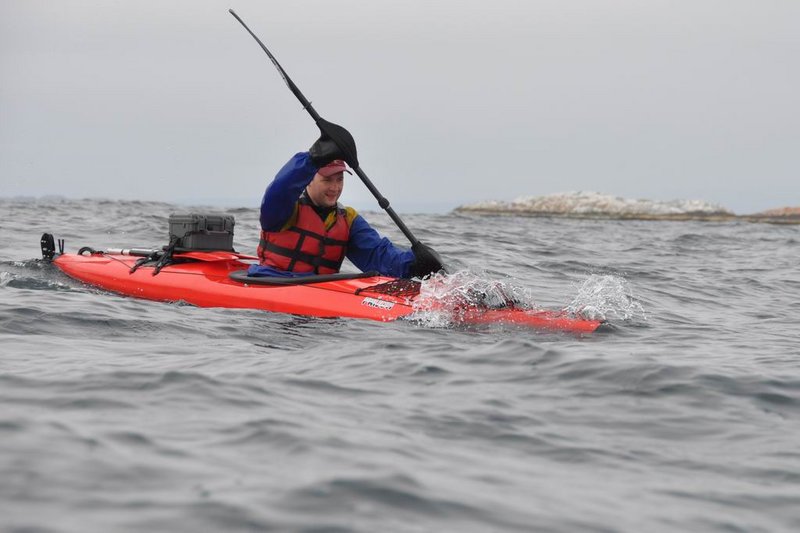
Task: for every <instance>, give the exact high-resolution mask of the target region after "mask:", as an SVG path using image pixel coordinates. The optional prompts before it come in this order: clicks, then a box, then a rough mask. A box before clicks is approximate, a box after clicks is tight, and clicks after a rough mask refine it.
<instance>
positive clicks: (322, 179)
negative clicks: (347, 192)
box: [306, 172, 344, 207]
mask: <svg viewBox="0 0 800 533" xmlns="http://www.w3.org/2000/svg"><path fill="white" fill-rule="evenodd" d="M342 189H344V172H337V173H336V174H331V175H330V176H323V175H322V174H319V173H317V174H316V175H315V176H314V179H313V180H311V183H309V184H308V186H307V187H306V192H307V193H308V197H309V198H310V199H311V201H312V202H314V204H315V205H318V206H319V207H333V206H335V205H336V202H338V201H339V196H341V195H342Z"/></svg>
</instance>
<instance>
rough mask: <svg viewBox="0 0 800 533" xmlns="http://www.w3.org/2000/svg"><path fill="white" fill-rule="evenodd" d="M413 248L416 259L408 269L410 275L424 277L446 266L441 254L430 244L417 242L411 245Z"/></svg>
mask: <svg viewBox="0 0 800 533" xmlns="http://www.w3.org/2000/svg"><path fill="white" fill-rule="evenodd" d="M411 250H412V251H413V252H414V258H415V259H414V262H413V263H411V267H410V268H409V270H408V273H409V275H410V276H412V277H417V278H423V277H425V276H427V275H429V274H433V273H434V272H439V271H440V270H442V269H443V268H444V266H443V265H442V259H441V258H440V257H439V254H437V253H436V251H435V250H434V249H433V248H431V247H430V246H428V245H426V244H422V243H421V242H417V244H415V245H413V246H412V247H411Z"/></svg>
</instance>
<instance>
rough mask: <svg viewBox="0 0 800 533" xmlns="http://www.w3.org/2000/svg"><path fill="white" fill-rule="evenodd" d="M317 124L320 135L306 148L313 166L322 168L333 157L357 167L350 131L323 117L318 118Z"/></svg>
mask: <svg viewBox="0 0 800 533" xmlns="http://www.w3.org/2000/svg"><path fill="white" fill-rule="evenodd" d="M317 126H319V131H320V133H321V135H320V137H319V139H317V142H315V143H314V144H312V145H311V148H309V150H308V153H309V154H311V162H312V163H314V166H316V167H317V168H322V167H324V166H325V165H327V164H328V163H330V162H331V161H333V160H335V159H344V160H345V161H346V162H347V164H348V165H350V166H351V167H352V168H358V154H357V152H356V141H355V140H354V139H353V136H352V135H350V132H349V131H347V130H346V129H344V128H343V127H341V126H339V125H338V124H334V123H333V122H328V121H327V120H325V119H323V118H321V119H319V122H317Z"/></svg>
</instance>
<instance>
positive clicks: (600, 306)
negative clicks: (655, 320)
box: [565, 274, 647, 321]
mask: <svg viewBox="0 0 800 533" xmlns="http://www.w3.org/2000/svg"><path fill="white" fill-rule="evenodd" d="M577 289H578V293H577V294H576V295H575V297H574V298H573V299H572V302H570V304H569V305H568V306H567V307H566V308H565V311H567V312H568V313H570V314H575V315H581V316H584V317H586V318H591V319H599V320H608V321H617V320H620V321H639V320H641V321H644V320H647V317H646V316H645V312H644V308H643V307H642V305H641V304H640V303H639V302H638V301H637V300H636V298H635V297H634V296H633V291H631V288H630V285H629V284H628V280H627V279H625V278H624V277H622V276H614V275H610V274H592V275H590V276H589V277H588V278H587V279H585V280H584V281H583V283H582V284H581V285H580V286H579V287H577Z"/></svg>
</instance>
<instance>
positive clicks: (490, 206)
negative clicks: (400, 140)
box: [455, 191, 800, 224]
mask: <svg viewBox="0 0 800 533" xmlns="http://www.w3.org/2000/svg"><path fill="white" fill-rule="evenodd" d="M455 212H457V213H474V214H481V215H522V216H540V217H565V218H591V219H617V220H706V221H724V220H737V219H743V220H748V221H753V222H772V223H795V224H796V223H800V208H782V209H774V210H769V211H764V212H762V213H756V214H753V215H736V214H735V213H734V212H733V211H731V210H729V209H726V208H725V207H723V206H721V205H719V204H713V203H709V202H703V201H700V200H672V201H669V202H660V201H654V200H639V199H630V198H622V197H619V196H611V195H607V194H601V193H596V192H585V191H579V192H568V193H561V194H551V195H546V196H528V197H521V198H518V199H516V200H514V201H512V202H503V201H484V202H478V203H474V204H468V205H462V206H459V207H457V208H456V209H455Z"/></svg>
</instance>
